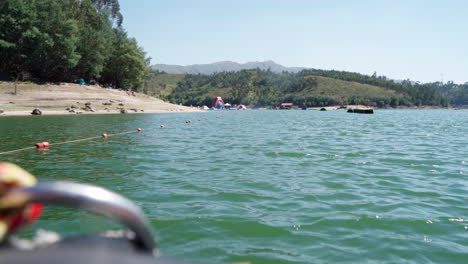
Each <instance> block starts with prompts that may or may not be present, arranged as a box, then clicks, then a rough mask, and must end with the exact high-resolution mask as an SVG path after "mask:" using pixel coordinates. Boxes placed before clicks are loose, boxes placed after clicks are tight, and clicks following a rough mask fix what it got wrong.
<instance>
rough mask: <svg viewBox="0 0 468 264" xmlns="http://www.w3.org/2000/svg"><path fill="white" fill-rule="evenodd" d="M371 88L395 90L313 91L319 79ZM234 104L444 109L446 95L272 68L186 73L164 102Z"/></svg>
mask: <svg viewBox="0 0 468 264" xmlns="http://www.w3.org/2000/svg"><path fill="white" fill-rule="evenodd" d="M318 76H321V77H328V78H333V79H338V80H344V81H351V82H357V83H361V84H369V85H373V86H378V87H381V88H384V89H388V90H393V91H395V93H394V94H395V95H393V96H388V95H387V96H384V95H382V96H371V95H366V94H361V95H353V96H348V97H345V98H343V96H340V95H339V94H338V95H336V96H333V95H328V96H323V95H320V94H317V93H315V92H314V88H316V87H317V85H318V80H317V77H318ZM216 92H218V93H219V92H222V93H224V95H223V98H224V99H225V101H229V102H232V103H235V104H247V105H257V106H276V105H279V104H280V103H282V102H290V103H294V104H295V105H298V106H307V107H319V106H330V105H347V104H363V105H368V106H377V107H398V106H403V105H404V106H421V105H432V106H442V107H446V106H448V104H449V101H448V97H447V96H446V95H444V94H441V93H440V92H438V90H437V89H435V88H434V87H433V86H431V85H425V84H424V85H420V84H411V83H410V82H403V83H396V82H394V81H391V80H388V79H387V78H386V77H383V76H376V74H374V75H373V76H367V75H363V74H359V73H353V72H344V71H333V70H332V71H327V70H315V69H307V70H303V71H300V72H298V73H291V72H282V73H274V72H271V71H269V70H266V71H265V70H260V69H254V70H241V71H238V72H220V73H215V74H212V75H200V74H196V75H195V74H187V75H185V76H184V78H183V79H182V80H181V81H179V82H178V83H177V87H176V88H175V89H173V90H172V92H171V93H170V94H169V95H168V96H165V97H164V98H165V99H167V100H169V101H170V102H172V103H177V104H184V105H209V104H210V102H211V101H212V100H213V97H214V96H216V95H215V94H214V93H216Z"/></svg>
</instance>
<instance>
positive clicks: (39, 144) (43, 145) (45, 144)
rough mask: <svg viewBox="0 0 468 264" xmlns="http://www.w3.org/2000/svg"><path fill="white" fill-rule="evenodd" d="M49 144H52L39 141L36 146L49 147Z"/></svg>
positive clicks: (39, 147)
mask: <svg viewBox="0 0 468 264" xmlns="http://www.w3.org/2000/svg"><path fill="white" fill-rule="evenodd" d="M49 145H50V144H49V142H39V143H36V148H38V149H44V148H48V147H49Z"/></svg>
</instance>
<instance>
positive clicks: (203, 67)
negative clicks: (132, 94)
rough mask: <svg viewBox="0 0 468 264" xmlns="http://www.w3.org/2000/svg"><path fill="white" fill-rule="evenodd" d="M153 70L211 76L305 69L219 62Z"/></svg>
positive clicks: (262, 63)
mask: <svg viewBox="0 0 468 264" xmlns="http://www.w3.org/2000/svg"><path fill="white" fill-rule="evenodd" d="M152 67H153V69H156V70H159V71H164V72H166V73H178V74H184V73H190V74H199V73H200V74H213V73H216V72H232V71H240V70H245V69H257V68H259V69H261V70H268V69H270V70H271V71H272V72H283V71H288V72H299V71H302V70H304V69H306V68H304V67H286V66H283V65H280V64H278V63H276V62H274V61H271V60H269V61H254V62H247V63H237V62H232V61H220V62H215V63H211V64H194V65H188V66H181V65H168V64H155V65H153V66H152Z"/></svg>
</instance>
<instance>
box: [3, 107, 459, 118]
mask: <svg viewBox="0 0 468 264" xmlns="http://www.w3.org/2000/svg"><path fill="white" fill-rule="evenodd" d="M324 108H325V109H327V110H328V111H333V110H336V111H339V110H343V111H346V109H337V108H335V107H331V106H330V107H324ZM356 108H358V107H356ZM319 109H320V108H309V110H312V111H313V110H315V111H318V110H319ZM461 109H464V108H447V107H440V108H437V107H418V108H414V107H406V108H374V110H461ZM250 110H255V111H259V110H265V111H295V110H296V111H303V110H301V109H292V110H276V109H255V108H252V109H250ZM31 111H32V110H13V111H5V112H3V113H0V118H1V117H9V116H34V115H31ZM217 111H221V112H222V111H227V110H217ZM206 112H208V111H206V110H200V109H197V108H195V107H194V108H192V109H184V110H161V109H157V110H156V109H153V110H144V111H143V112H141V111H139V112H134V111H128V112H127V113H125V115H127V114H130V115H132V114H170V113H172V114H175V113H206ZM76 115H122V113H120V111H119V110H97V111H95V112H87V111H83V112H78V113H73V112H69V111H66V110H42V115H41V116H76Z"/></svg>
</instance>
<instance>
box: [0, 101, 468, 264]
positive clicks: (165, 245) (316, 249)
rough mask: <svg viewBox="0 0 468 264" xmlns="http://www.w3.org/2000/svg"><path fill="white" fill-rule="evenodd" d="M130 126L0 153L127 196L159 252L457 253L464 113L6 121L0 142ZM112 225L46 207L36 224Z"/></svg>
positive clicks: (462, 248) (379, 259) (270, 255)
mask: <svg viewBox="0 0 468 264" xmlns="http://www.w3.org/2000/svg"><path fill="white" fill-rule="evenodd" d="M198 119H200V120H201V121H198ZM186 120H193V121H194V122H193V123H191V124H186V123H185V121H186ZM161 124H164V125H166V126H167V128H163V129H161V128H159V126H160V125H161ZM138 127H142V128H143V129H145V131H144V132H143V133H140V134H137V133H134V134H129V135H122V136H116V137H111V138H108V139H96V140H93V141H88V142H78V143H71V144H66V145H61V146H56V147H52V148H51V149H50V150H49V151H46V152H37V151H36V150H27V151H23V152H19V153H13V154H7V155H2V156H0V160H2V161H8V162H13V163H16V164H19V165H21V166H22V167H24V168H26V169H27V170H29V171H30V172H32V173H33V174H34V175H36V176H37V177H38V178H39V179H40V181H50V180H71V181H76V182H81V183H89V184H94V185H99V186H102V187H105V188H108V189H111V190H113V191H116V192H118V193H120V194H122V195H124V196H126V197H128V198H130V199H131V200H133V201H135V202H136V203H137V204H138V205H139V206H141V207H142V208H143V210H144V211H145V213H146V214H147V216H148V218H149V221H150V223H151V225H152V227H153V229H154V232H155V233H156V234H157V236H158V238H159V248H160V251H161V253H162V254H163V255H169V256H179V257H182V258H185V259H191V260H195V261H201V262H205V263H219V262H235V261H250V262H252V263H338V262H339V263H363V262H365V263H430V262H435V263H466V261H467V260H468V181H467V178H468V136H467V135H468V111H465V110H461V111H453V110H391V111H390V110H389V111H385V110H381V111H376V113H375V114H374V115H359V114H349V113H346V112H345V111H327V112H319V111H223V112H220V111H216V112H207V113H178V114H138V115H95V116H43V117H5V118H0V135H1V138H2V140H1V142H0V151H5V150H11V149H16V148H22V147H28V146H31V145H33V144H34V143H35V142H40V141H50V142H51V143H53V142H61V141H66V140H73V139H78V138H86V137H92V136H96V135H97V136H99V135H100V134H101V133H102V132H106V133H110V134H111V133H117V132H123V131H129V130H134V129H136V128H138ZM114 226H115V225H114V224H113V223H112V222H108V221H105V220H103V219H101V218H96V217H95V216H92V215H87V214H83V213H79V212H76V211H73V210H63V209H61V208H49V209H47V211H46V213H45V215H44V216H43V217H42V220H41V221H40V222H39V223H38V224H36V226H35V228H36V229H37V228H46V229H51V230H55V231H60V232H62V233H65V234H74V233H80V232H91V231H93V232H94V231H102V230H105V229H107V228H109V227H114ZM30 232H32V231H30Z"/></svg>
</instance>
